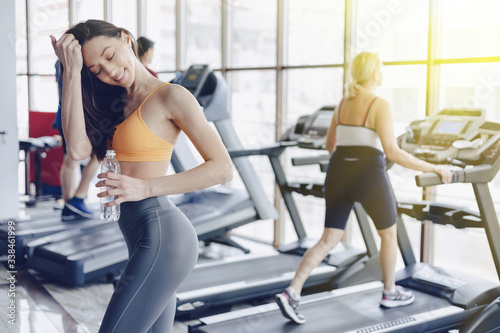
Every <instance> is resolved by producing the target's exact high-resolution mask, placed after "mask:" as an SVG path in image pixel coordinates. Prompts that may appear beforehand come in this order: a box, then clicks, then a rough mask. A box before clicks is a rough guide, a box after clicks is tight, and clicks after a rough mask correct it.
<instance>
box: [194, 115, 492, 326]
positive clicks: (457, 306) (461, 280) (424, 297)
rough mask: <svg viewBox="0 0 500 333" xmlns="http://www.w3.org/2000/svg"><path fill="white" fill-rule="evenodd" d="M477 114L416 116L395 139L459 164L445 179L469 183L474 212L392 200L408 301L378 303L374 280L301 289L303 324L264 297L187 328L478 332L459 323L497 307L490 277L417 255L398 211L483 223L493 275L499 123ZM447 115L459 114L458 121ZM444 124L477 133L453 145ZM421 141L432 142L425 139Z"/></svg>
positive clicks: (426, 181) (428, 182) (426, 180)
mask: <svg viewBox="0 0 500 333" xmlns="http://www.w3.org/2000/svg"><path fill="white" fill-rule="evenodd" d="M482 115H483V113H481V112H479V113H477V112H475V111H474V110H443V112H440V113H438V115H436V116H432V117H428V118H427V119H426V120H425V121H419V122H418V124H415V123H412V125H416V126H418V128H417V130H413V131H409V133H407V135H406V136H405V138H404V139H403V148H404V149H407V150H408V151H411V152H413V153H415V150H416V149H417V148H419V149H420V150H417V152H419V153H421V154H422V155H421V156H423V154H424V153H425V154H426V156H429V159H431V160H433V161H435V162H445V161H451V162H453V163H455V164H460V165H462V166H463V165H464V164H465V165H467V166H466V167H465V168H464V169H458V170H454V171H453V180H452V182H453V183H470V184H471V185H472V188H473V190H474V193H475V197H476V200H477V203H478V207H479V213H473V212H469V211H466V210H464V211H462V210H461V209H460V208H456V207H451V208H450V209H445V208H443V207H444V205H437V204H433V203H420V204H414V205H411V204H408V203H406V204H399V205H398V243H399V248H400V251H401V254H402V256H403V260H404V263H405V268H404V269H402V270H401V271H398V272H397V274H396V281H397V283H398V284H400V285H403V286H405V287H406V288H409V289H411V290H413V292H414V293H415V296H416V300H415V302H414V303H413V304H411V305H408V306H403V307H398V308H393V309H385V308H382V307H379V301H380V297H381V292H382V288H383V284H382V283H381V282H379V281H375V282H370V283H365V284H359V285H355V286H350V287H347V288H341V289H337V290H332V291H328V292H322V293H317V294H312V295H308V296H305V297H303V301H302V302H301V312H302V313H304V315H305V316H306V318H307V322H306V323H305V324H304V325H296V324H294V323H292V322H291V321H289V320H287V319H286V318H285V317H283V315H282V314H281V312H280V310H279V308H278V306H277V305H276V304H275V303H270V304H265V305H261V306H256V307H251V308H246V309H241V310H238V311H233V312H227V313H223V314H218V315H214V316H207V317H202V318H199V319H198V320H196V321H193V322H191V323H190V324H189V332H206V333H208V332H234V331H241V332H257V331H258V332H273V333H277V332H325V331H328V332H336V333H337V332H338V333H341V332H356V333H364V332H376V333H380V332H426V333H431V332H447V331H448V330H451V329H459V328H461V327H467V332H476V333H478V332H481V331H480V330H476V329H474V328H472V329H470V327H471V326H464V325H468V324H467V323H468V322H470V320H471V319H474V318H478V319H477V320H478V322H479V323H478V324H477V325H476V326H481V325H482V324H483V322H484V321H485V318H486V319H488V318H490V319H491V313H498V312H497V311H498V310H497V308H498V305H497V304H498V302H495V299H497V298H498V297H499V296H500V287H499V286H498V284H496V283H493V282H490V281H487V280H484V279H481V278H479V277H475V276H470V275H467V274H465V273H461V272H453V271H451V270H445V269H442V268H439V267H434V266H431V265H428V264H425V263H418V262H417V261H416V260H415V255H414V253H413V250H412V248H411V244H410V241H409V238H408V234H407V231H406V228H405V225H404V223H403V219H402V215H403V214H405V215H409V216H413V217H418V218H422V219H429V220H432V221H433V222H436V223H443V224H450V225H454V226H455V227H457V228H462V227H468V228H470V227H474V228H484V229H485V232H486V235H487V238H488V242H489V245H490V249H491V252H492V254H493V259H494V262H495V266H496V269H497V273H498V274H499V277H500V226H499V223H498V218H497V215H496V212H495V209H494V205H493V201H492V198H491V194H490V191H489V188H488V182H490V181H491V180H492V179H493V178H494V177H495V175H496V174H497V173H498V170H499V169H500V124H499V123H493V122H489V121H485V120H484V117H483V116H482ZM443 122H444V123H445V124H444V125H443ZM447 122H460V126H459V125H458V124H456V123H453V124H450V123H447ZM416 126H415V127H416ZM445 130H448V131H451V130H456V131H457V132H456V133H448V134H450V135H451V134H453V135H454V136H455V138H457V137H458V138H460V135H463V134H465V135H466V137H468V139H465V138H463V139H462V140H467V141H469V142H473V141H474V140H476V139H477V138H481V144H480V145H479V144H477V143H476V145H474V147H472V146H469V147H468V148H467V149H466V150H463V149H458V148H457V147H454V146H452V143H449V142H446V141H445V140H446V139H447V138H446V137H445V138H443V134H444V133H443V132H444V131H445ZM436 132H438V133H439V132H440V133H439V135H438V136H435V134H436ZM433 137H434V139H432V138H433ZM438 139H439V141H438ZM422 143H425V144H422ZM429 143H432V144H434V145H436V146H431V147H429V146H428V145H429ZM410 145H411V146H410ZM438 145H439V146H438ZM412 146H413V147H412ZM455 146H458V145H455ZM424 149H425V151H424ZM446 150H451V152H450V151H448V152H446ZM458 158H460V159H458ZM416 182H417V185H418V186H421V187H426V186H434V185H440V184H442V183H441V180H440V178H439V176H437V175H436V174H434V173H424V174H421V175H418V176H417V177H416ZM488 305H489V306H488ZM490 322H491V321H490ZM495 322H498V320H497V319H493V324H494V323H495ZM476 326H474V327H476ZM481 327H483V326H481ZM485 327H488V326H485ZM490 327H491V325H490Z"/></svg>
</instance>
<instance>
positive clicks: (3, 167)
mask: <svg viewBox="0 0 500 333" xmlns="http://www.w3.org/2000/svg"><path fill="white" fill-rule="evenodd" d="M1 7H2V8H1V10H0V31H1V32H2V33H1V34H0V45H2V51H1V52H0V73H2V74H1V75H0V101H1V102H0V132H3V131H5V132H6V134H5V135H0V219H7V218H13V217H17V215H18V212H19V195H18V183H17V182H18V175H17V174H18V170H17V168H18V158H19V154H18V150H19V143H18V138H17V107H16V91H17V89H16V53H15V35H16V24H15V5H14V0H7V1H2V4H1Z"/></svg>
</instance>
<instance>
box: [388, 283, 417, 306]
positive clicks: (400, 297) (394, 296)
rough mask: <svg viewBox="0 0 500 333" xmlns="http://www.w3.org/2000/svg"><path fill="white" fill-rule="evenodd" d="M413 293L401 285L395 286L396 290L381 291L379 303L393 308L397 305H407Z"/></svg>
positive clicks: (410, 301)
mask: <svg viewBox="0 0 500 333" xmlns="http://www.w3.org/2000/svg"><path fill="white" fill-rule="evenodd" d="M414 300H415V295H413V293H412V292H411V291H410V290H406V289H405V288H403V287H401V286H396V291H393V292H386V291H383V292H382V300H381V301H380V305H382V306H384V307H386V308H395V307H398V306H403V305H408V304H411V303H413V301H414Z"/></svg>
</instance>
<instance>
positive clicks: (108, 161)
mask: <svg viewBox="0 0 500 333" xmlns="http://www.w3.org/2000/svg"><path fill="white" fill-rule="evenodd" d="M115 156H116V153H115V151H114V150H107V151H106V157H105V158H104V160H103V161H102V164H101V172H114V173H120V163H119V162H118V160H117V159H116V157H115ZM109 189H112V187H101V192H102V191H107V190H109ZM113 200H115V196H114V195H110V196H107V197H103V198H101V220H102V221H118V219H119V218H120V205H115V206H113V207H106V206H104V204H105V203H108V202H111V201H113Z"/></svg>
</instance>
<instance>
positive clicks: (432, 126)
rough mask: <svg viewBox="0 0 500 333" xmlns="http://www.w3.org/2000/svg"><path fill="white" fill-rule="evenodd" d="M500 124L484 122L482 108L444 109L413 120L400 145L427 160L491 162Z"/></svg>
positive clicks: (494, 158) (496, 154)
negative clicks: (422, 118) (421, 118)
mask: <svg viewBox="0 0 500 333" xmlns="http://www.w3.org/2000/svg"><path fill="white" fill-rule="evenodd" d="M499 139H500V124H498V123H493V122H488V121H485V116H484V110H482V109H444V110H442V111H440V112H439V113H437V114H436V115H433V116H429V117H427V118H426V119H424V120H417V121H413V122H412V123H411V124H410V126H409V128H408V130H407V132H406V133H405V135H404V137H403V140H402V142H401V148H403V149H404V150H406V151H408V152H410V153H412V154H413V155H415V156H416V157H418V158H420V159H423V160H426V161H428V162H431V163H450V161H453V160H456V161H461V162H463V163H464V164H471V165H477V164H484V163H486V164H491V163H492V162H493V161H494V160H496V158H497V157H498V154H499V153H500V152H499V147H498V146H499V142H498V141H499Z"/></svg>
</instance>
